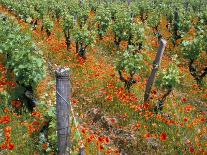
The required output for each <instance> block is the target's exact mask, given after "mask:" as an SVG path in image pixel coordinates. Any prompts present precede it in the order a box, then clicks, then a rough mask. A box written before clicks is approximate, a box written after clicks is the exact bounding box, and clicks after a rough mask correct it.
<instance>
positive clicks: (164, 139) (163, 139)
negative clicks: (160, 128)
mask: <svg viewBox="0 0 207 155" xmlns="http://www.w3.org/2000/svg"><path fill="white" fill-rule="evenodd" d="M160 140H161V141H166V140H167V134H166V133H165V132H163V133H161V134H160Z"/></svg>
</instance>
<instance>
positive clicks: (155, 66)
mask: <svg viewBox="0 0 207 155" xmlns="http://www.w3.org/2000/svg"><path fill="white" fill-rule="evenodd" d="M166 45H167V41H166V40H165V39H160V47H159V49H158V51H157V55H156V58H155V60H154V62H153V68H152V71H151V74H150V76H149V78H148V80H147V84H146V89H145V94H144V102H148V101H149V99H150V92H151V89H152V85H153V83H154V80H155V76H156V73H157V71H158V68H159V66H160V63H161V60H162V56H163V53H164V51H165V47H166Z"/></svg>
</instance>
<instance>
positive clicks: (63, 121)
mask: <svg viewBox="0 0 207 155" xmlns="http://www.w3.org/2000/svg"><path fill="white" fill-rule="evenodd" d="M69 98H71V84H70V81H69V69H68V68H59V69H57V70H56V99H57V100H56V102H57V103H56V115H57V134H58V155H69V154H70V143H69V139H70V135H69V123H70V122H69V120H70V119H69V117H70V109H69V108H70V105H69Z"/></svg>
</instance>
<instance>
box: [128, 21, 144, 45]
mask: <svg viewBox="0 0 207 155" xmlns="http://www.w3.org/2000/svg"><path fill="white" fill-rule="evenodd" d="M131 34H132V43H133V45H134V46H136V47H137V46H140V45H142V46H143V44H144V41H145V28H144V25H143V24H141V23H132V25H131ZM139 48H140V47H139Z"/></svg>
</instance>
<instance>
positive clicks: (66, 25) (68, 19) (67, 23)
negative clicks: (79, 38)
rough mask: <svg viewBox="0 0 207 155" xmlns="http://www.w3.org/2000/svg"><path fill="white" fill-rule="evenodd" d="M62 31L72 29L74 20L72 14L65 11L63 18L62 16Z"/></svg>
mask: <svg viewBox="0 0 207 155" xmlns="http://www.w3.org/2000/svg"><path fill="white" fill-rule="evenodd" d="M63 20H64V22H63V31H64V32H65V31H67V30H71V29H73V25H74V21H73V16H71V15H70V14H68V13H65V15H64V18H63Z"/></svg>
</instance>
